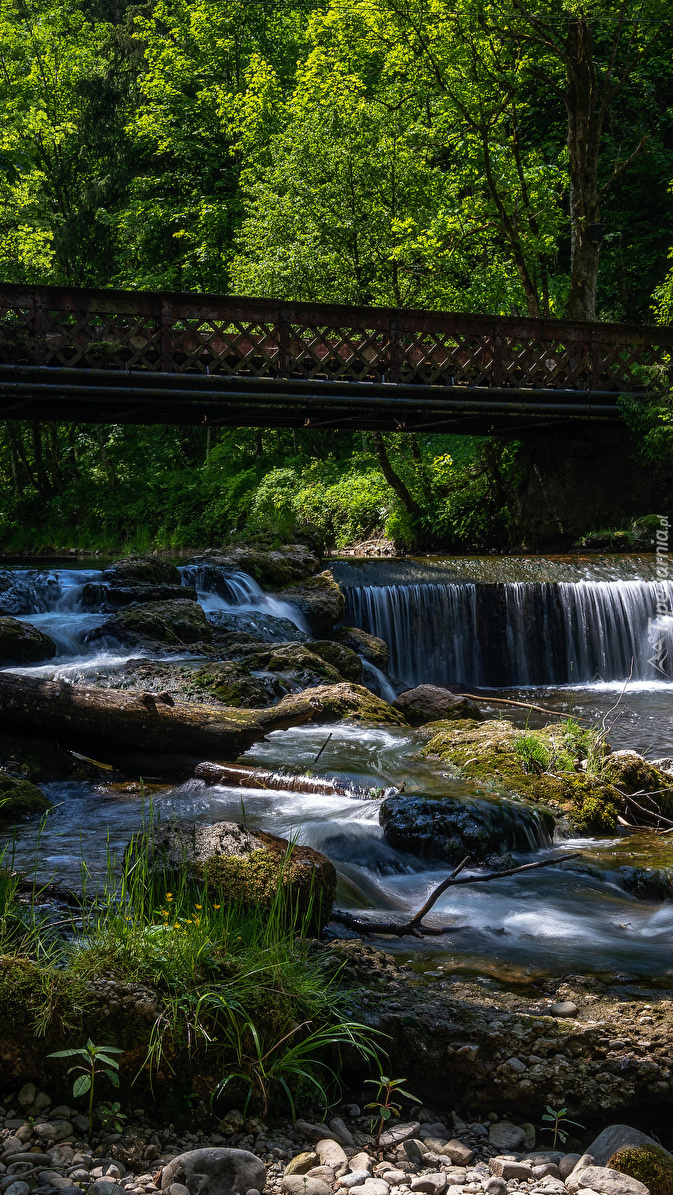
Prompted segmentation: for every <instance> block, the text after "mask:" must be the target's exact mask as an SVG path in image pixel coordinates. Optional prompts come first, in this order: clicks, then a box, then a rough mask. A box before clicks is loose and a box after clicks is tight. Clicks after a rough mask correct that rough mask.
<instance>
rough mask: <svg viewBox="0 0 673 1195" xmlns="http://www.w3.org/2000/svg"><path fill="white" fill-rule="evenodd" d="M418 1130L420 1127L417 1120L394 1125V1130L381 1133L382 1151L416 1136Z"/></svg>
mask: <svg viewBox="0 0 673 1195" xmlns="http://www.w3.org/2000/svg"><path fill="white" fill-rule="evenodd" d="M420 1129H421V1126H420V1124H419V1123H418V1121H417V1120H413V1121H412V1122H411V1123H410V1124H396V1125H395V1126H394V1128H392V1129H388V1130H387V1131H386V1132H385V1133H381V1140H380V1145H381V1146H382V1147H383V1149H389V1148H390V1146H391V1145H401V1144H402V1142H403V1141H408V1140H409V1139H410V1138H411V1137H416V1136H418V1134H419V1132H420Z"/></svg>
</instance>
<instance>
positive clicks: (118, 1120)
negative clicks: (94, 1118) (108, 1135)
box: [96, 1103, 128, 1133]
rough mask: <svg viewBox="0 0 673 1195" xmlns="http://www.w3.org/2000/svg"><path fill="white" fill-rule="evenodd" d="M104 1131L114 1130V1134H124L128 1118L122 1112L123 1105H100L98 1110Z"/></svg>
mask: <svg viewBox="0 0 673 1195" xmlns="http://www.w3.org/2000/svg"><path fill="white" fill-rule="evenodd" d="M96 1111H97V1113H98V1116H99V1117H100V1122H101V1124H102V1126H103V1128H104V1129H112V1132H113V1133H123V1131H124V1122H125V1121H126V1120H128V1117H127V1116H126V1114H125V1113H124V1112H122V1111H121V1104H120V1103H114V1104H99V1105H98V1108H97V1109H96Z"/></svg>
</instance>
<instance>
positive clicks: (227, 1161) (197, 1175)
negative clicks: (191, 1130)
mask: <svg viewBox="0 0 673 1195" xmlns="http://www.w3.org/2000/svg"><path fill="white" fill-rule="evenodd" d="M287 1181H288V1182H296V1183H303V1182H304V1179H303V1178H302V1177H301V1175H293V1176H292V1177H291V1178H289V1179H288V1180H287ZM173 1183H181V1184H182V1185H183V1186H185V1187H186V1188H187V1190H188V1191H189V1195H231V1192H232V1191H236V1192H239V1191H249V1190H250V1188H251V1187H254V1188H255V1190H257V1191H263V1190H264V1186H265V1183H266V1167H265V1165H264V1163H263V1162H260V1160H259V1158H257V1157H255V1155H254V1154H253V1153H250V1152H249V1151H248V1150H247V1149H218V1148H217V1147H215V1146H210V1147H206V1148H205V1149H191V1150H189V1151H188V1152H187V1153H182V1154H178V1156H177V1158H173V1160H172V1161H171V1162H169V1163H168V1165H167V1166H164V1169H163V1171H162V1173H161V1190H162V1191H167V1190H168V1188H169V1187H172V1185H173ZM306 1195H312V1193H311V1192H308V1191H307V1192H306ZM313 1195H323V1193H322V1192H318V1191H316V1192H314V1193H313Z"/></svg>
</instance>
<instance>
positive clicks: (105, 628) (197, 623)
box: [88, 600, 213, 646]
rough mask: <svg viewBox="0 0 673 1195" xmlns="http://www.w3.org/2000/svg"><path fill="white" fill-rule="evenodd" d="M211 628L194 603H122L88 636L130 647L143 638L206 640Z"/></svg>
mask: <svg viewBox="0 0 673 1195" xmlns="http://www.w3.org/2000/svg"><path fill="white" fill-rule="evenodd" d="M212 635H213V631H212V627H211V625H210V623H209V622H208V619H207V618H206V616H205V613H204V611H203V609H202V608H201V606H199V605H198V603H197V602H190V601H184V600H180V601H174V602H147V603H146V604H136V605H131V606H125V607H124V609H122V610H120V611H119V613H117V614H115V615H113V616H112V617H111V618H108V619H106V621H105V622H104V623H103V624H102V625H101V626H99V627H95V628H94V629H93V630H92V631H91V632H90V633H89V635H88V639H89V642H94V641H96V640H99V639H108V638H110V639H116V640H117V641H118V642H120V643H128V644H130V645H132V646H135V645H142V643H143V642H145V641H146V640H150V641H151V642H155V643H165V644H169V645H170V646H175V645H185V644H193V643H200V642H203V643H206V642H208V640H210V639H212Z"/></svg>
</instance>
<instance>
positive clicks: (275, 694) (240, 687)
mask: <svg viewBox="0 0 673 1195" xmlns="http://www.w3.org/2000/svg"><path fill="white" fill-rule="evenodd" d="M186 687H187V688H188V689H189V692H190V694H191V693H194V694H196V695H203V694H204V693H207V694H209V695H210V696H211V697H214V698H215V699H216V701H221V702H222V703H223V705H229V706H232V705H233V706H236V707H239V706H242V707H245V708H246V709H264V708H265V707H266V706H269V705H273V704H274V702H275V701H279V700H280V699H281V697H283V696H284V695H285V693H286V691H287V690H286V688H284V687H283V685H282V683H281V682H280V681H276V680H275V679H274V678H272V677H263V676H250V674H249V672H248V669H247V668H246V667H245V665H243V664H239V663H237V662H236V661H234V660H225V661H224V662H222V663H220V664H206V665H204V667H203V668H198V669H196V670H195V671H194V672H193V673H192V674H191V677H190V678H189V680H188V681H187V682H186Z"/></svg>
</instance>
